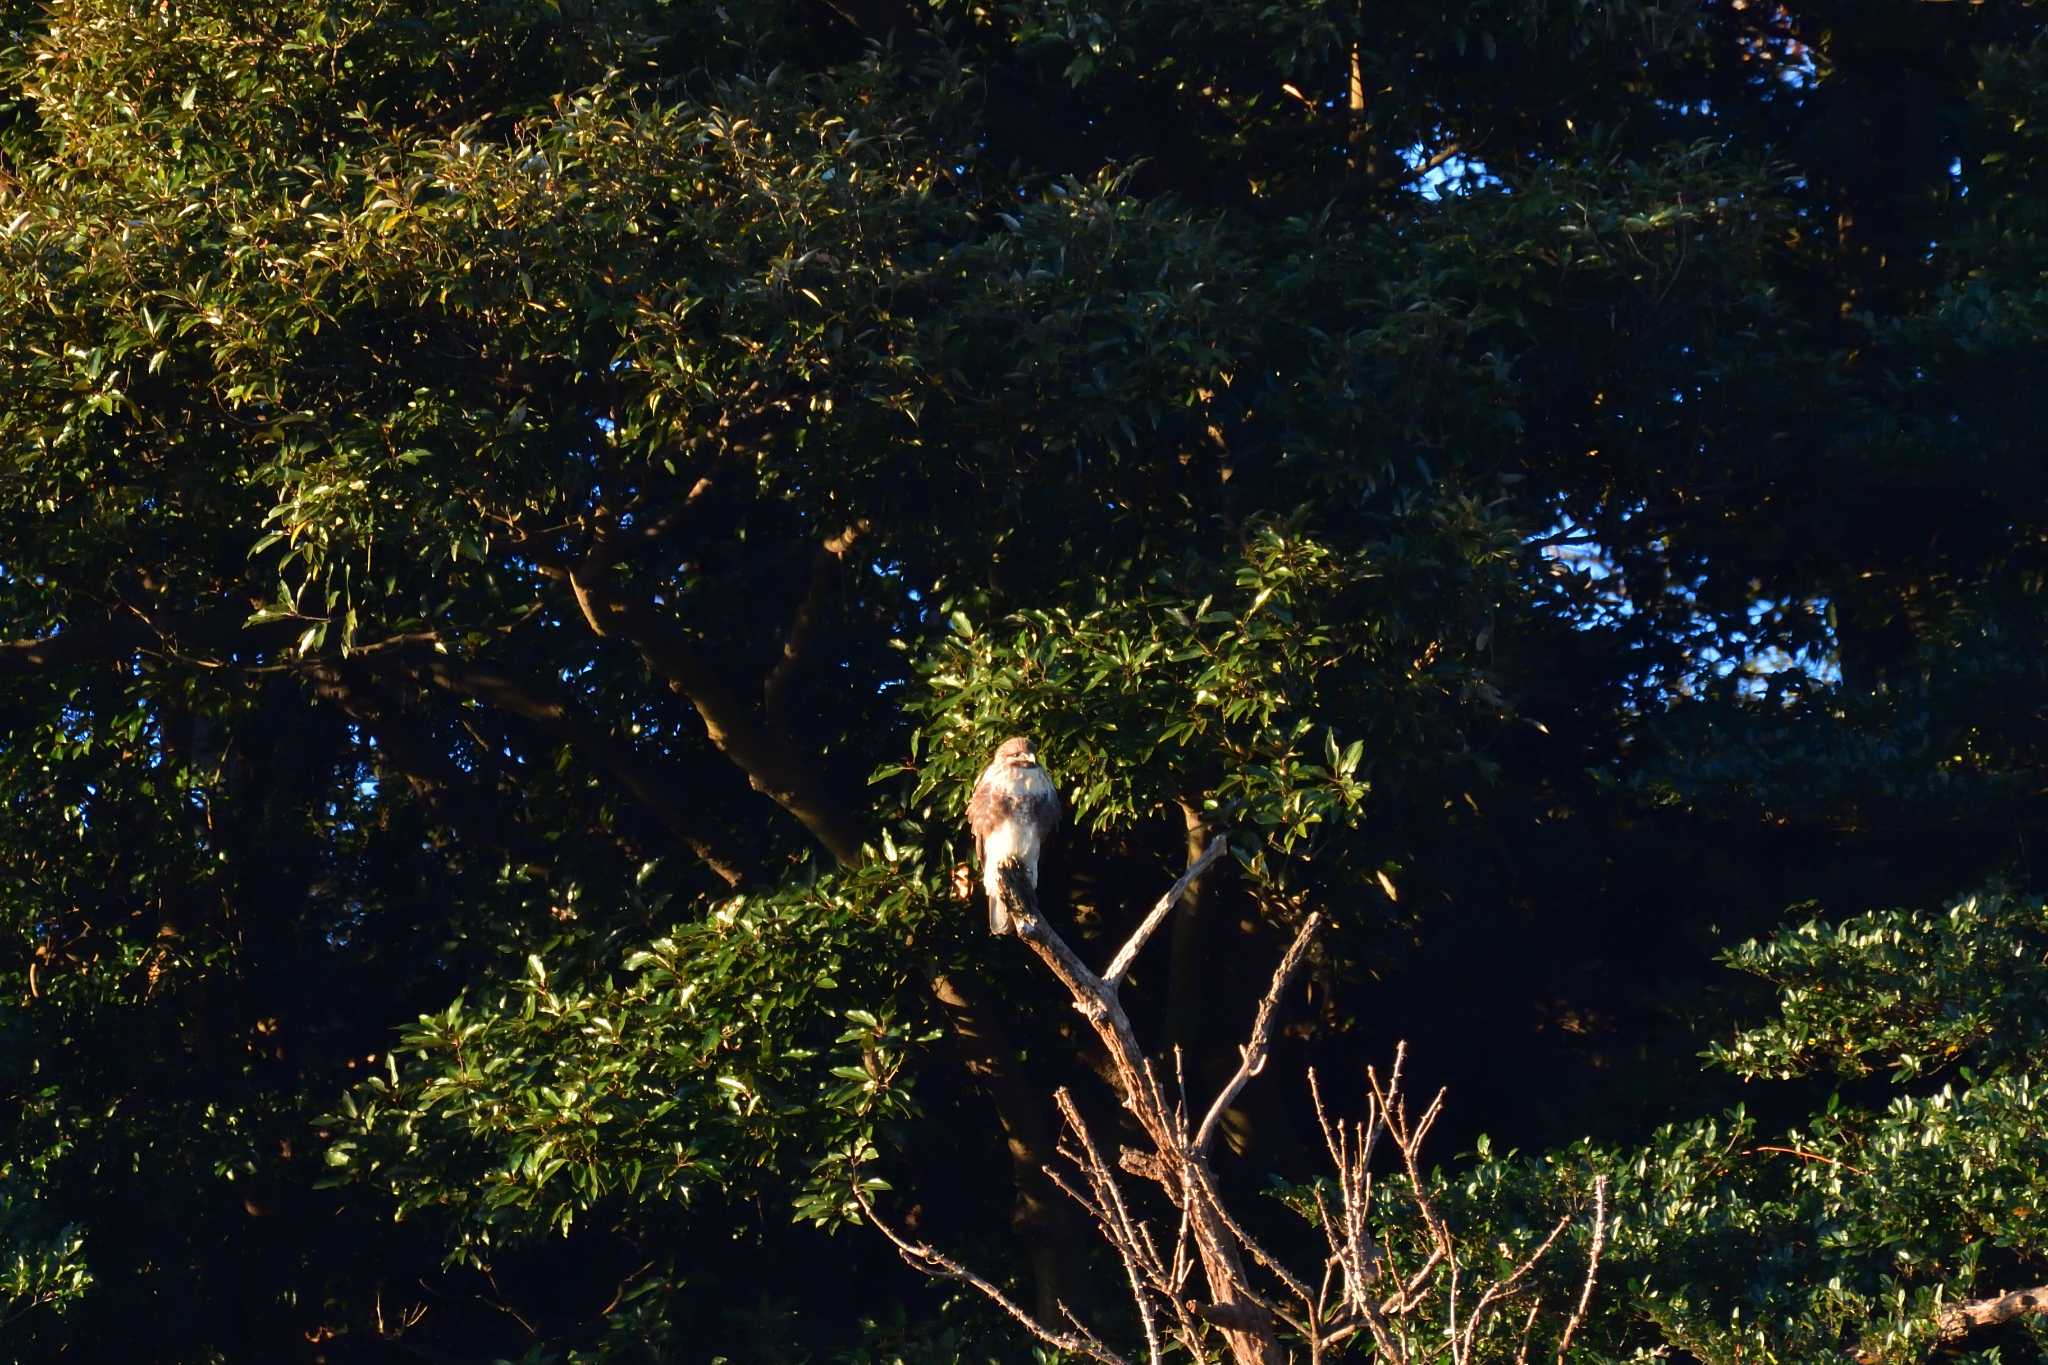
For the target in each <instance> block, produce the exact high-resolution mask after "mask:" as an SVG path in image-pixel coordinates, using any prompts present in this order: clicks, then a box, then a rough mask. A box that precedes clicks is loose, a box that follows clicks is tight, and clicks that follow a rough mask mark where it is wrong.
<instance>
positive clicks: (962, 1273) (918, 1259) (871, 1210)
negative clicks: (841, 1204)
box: [853, 1183, 1130, 1365]
mask: <svg viewBox="0 0 2048 1365" xmlns="http://www.w3.org/2000/svg"><path fill="white" fill-rule="evenodd" d="M853 1197H854V1200H855V1201H856V1202H857V1203H859V1205H860V1211H861V1213H862V1214H863V1215H864V1216H865V1217H866V1218H867V1220H868V1222H869V1223H871V1224H873V1225H874V1227H875V1229H876V1230H877V1231H879V1232H880V1233H881V1234H882V1235H883V1236H884V1237H887V1238H888V1239H889V1240H890V1241H891V1242H893V1243H895V1246H896V1250H897V1251H898V1252H900V1253H901V1254H902V1256H903V1259H904V1261H906V1262H907V1263H908V1264H909V1265H910V1266H911V1267H912V1268H913V1269H915V1270H921V1271H923V1272H924V1273H925V1274H927V1275H931V1276H934V1277H936V1278H939V1279H946V1280H958V1281H959V1282H960V1283H962V1284H965V1285H970V1286H972V1287H973V1288H974V1289H976V1290H978V1291H979V1292H980V1293H981V1294H982V1295H983V1297H985V1298H987V1299H988V1300H989V1301H990V1302H991V1303H993V1304H995V1305H996V1307H998V1308H1000V1309H1002V1310H1003V1311H1004V1312H1005V1313H1008V1314H1009V1315H1010V1316H1011V1317H1012V1318H1015V1319H1016V1320H1017V1321H1018V1322H1019V1323H1021V1324H1022V1325H1023V1326H1024V1328H1025V1330H1026V1331H1028V1332H1030V1333H1031V1335H1032V1336H1034V1337H1036V1338H1038V1340H1040V1341H1042V1342H1044V1343H1045V1344H1046V1345H1048V1346H1051V1347H1053V1348H1054V1349H1055V1350H1060V1351H1072V1352H1074V1353H1075V1354H1077V1355H1084V1356H1087V1357H1088V1358H1089V1359H1090V1360H1099V1361H1101V1362H1102V1365H1130V1362H1128V1361H1126V1360H1125V1359H1124V1358H1123V1357H1122V1356H1120V1355H1118V1354H1117V1353H1116V1352H1115V1351H1112V1350H1111V1349H1110V1348H1109V1347H1108V1346H1106V1345H1104V1344H1103V1342H1102V1340H1101V1338H1099V1337H1097V1336H1096V1335H1095V1334H1094V1333H1093V1332H1091V1331H1089V1330H1088V1329H1087V1328H1085V1327H1083V1326H1081V1325H1080V1324H1079V1323H1078V1322H1076V1323H1074V1329H1073V1330H1072V1331H1068V1332H1062V1331H1059V1330H1057V1329H1055V1328H1051V1327H1047V1326H1045V1325H1044V1324H1043V1323H1041V1322H1039V1320H1038V1319H1037V1318H1034V1317H1032V1316H1031V1315H1030V1314H1029V1313H1027V1312H1025V1311H1024V1309H1023V1308H1022V1307H1021V1306H1019V1305H1018V1303H1017V1301H1016V1300H1014V1299H1012V1298H1011V1297H1010V1296H1009V1295H1008V1294H1005V1293H1004V1292H1003V1291H1002V1290H1001V1289H999V1288H998V1287H996V1286H995V1285H993V1284H991V1283H989V1282H988V1281H987V1280H985V1279H983V1278H982V1277H981V1276H979V1275H977V1274H975V1273H974V1272H973V1271H972V1270H969V1269H968V1268H967V1267H966V1266H964V1265H962V1264H960V1262H958V1261H956V1260H954V1259H953V1258H952V1257H950V1256H948V1255H946V1254H945V1253H944V1252H942V1251H940V1250H938V1249H937V1248H936V1247H931V1246H927V1245H926V1244H925V1243H923V1242H913V1241H911V1240H910V1239H909V1238H907V1237H905V1236H904V1235H903V1234H902V1233H900V1232H898V1231H896V1229H894V1228H892V1227H890V1226H889V1224H888V1223H886V1222H884V1221H883V1219H882V1215H880V1214H879V1213H876V1212H875V1206H874V1205H873V1204H871V1203H869V1202H868V1197H867V1192H866V1191H864V1190H862V1189H861V1187H860V1185H859V1184H858V1183H856V1184H855V1185H854V1187H853ZM1062 1311H1064V1306H1063V1308H1062ZM1068 1321H1070V1322H1072V1321H1073V1316H1072V1315H1071V1314H1069V1315H1068Z"/></svg>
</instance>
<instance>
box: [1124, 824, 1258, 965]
mask: <svg viewBox="0 0 2048 1365" xmlns="http://www.w3.org/2000/svg"><path fill="white" fill-rule="evenodd" d="M1229 851H1230V839H1229V837H1228V836H1227V835H1222V834H1219V835H1217V836H1216V837H1215V838H1214V839H1211V840H1210V841H1209V846H1208V847H1207V848H1205V849H1203V850H1202V856H1201V857H1199V858H1197V859H1195V860H1194V861H1193V862H1192V863H1189V864H1188V870H1187V871H1185V872H1183V873H1181V874H1180V880H1179V881H1177V882H1175V883H1174V884H1173V885H1172V886H1170V887H1168V888H1167V890H1166V894H1165V895H1163V896H1161V897H1160V898H1159V901H1158V903H1157V904H1156V905H1154V906H1153V907H1152V911H1151V913H1150V914H1148V915H1146V916H1145V918H1144V919H1143V920H1142V921H1141V922H1140V923H1139V925H1138V927H1137V928H1136V929H1134V930H1132V931H1131V936H1130V938H1128V939H1126V940H1125V941H1124V946H1123V947H1121V948H1119V949H1118V950H1117V954H1116V956H1115V957H1114V958H1112V959H1111V960H1110V964H1109V968H1108V970H1107V971H1105V972H1103V974H1102V983H1103V984H1104V985H1105V986H1108V987H1110V988H1111V989H1112V990H1113V989H1115V988H1116V987H1117V986H1120V985H1122V984H1123V979H1124V974H1125V973H1126V972H1128V971H1130V969H1131V964H1132V963H1133V962H1136V961H1137V960H1138V954H1139V953H1141V952H1143V951H1144V948H1145V943H1146V941H1147V940H1148V939H1150V938H1151V937H1152V935H1153V934H1154V933H1155V932H1157V931H1158V929H1159V926H1160V925H1161V924H1162V923H1164V922H1165V920H1166V916H1167V915H1168V914H1169V913H1170V912H1171V911H1172V910H1173V907H1174V906H1175V905H1177V904H1179V903H1180V898H1181V897H1182V896H1183V895H1185V894H1186V893H1187V889H1188V887H1189V886H1191V885H1192V884H1193V883H1194V880H1195V878H1197V877H1199V876H1201V875H1202V874H1203V873H1204V872H1206V871H1208V870H1209V867H1210V866H1211V865H1212V864H1213V863H1215V861H1216V860H1217V859H1218V858H1221V857H1222V856H1223V855H1224V854H1226V853H1228V852H1229Z"/></svg>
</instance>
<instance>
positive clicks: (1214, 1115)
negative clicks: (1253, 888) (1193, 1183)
mask: <svg viewBox="0 0 2048 1365" xmlns="http://www.w3.org/2000/svg"><path fill="white" fill-rule="evenodd" d="M1322 922H1323V916H1322V912H1321V911H1311V912H1310V913H1309V917H1308V918H1307V919H1305V920H1303V921H1302V922H1301V928H1300V929H1299V930H1297V931H1296V932H1295V935H1294V942H1293V943H1291V944H1289V945H1288V948H1287V953H1286V955H1285V956H1284V957H1282V958H1281V959H1280V965H1279V966H1277V967H1275V968H1274V969H1273V981H1272V984H1271V985H1269V986H1267V987H1266V995H1265V998H1264V999H1262V1000H1260V1001H1259V1012H1258V1015H1257V1017H1256V1018H1254V1019H1253V1021H1252V1036H1251V1040H1250V1041H1249V1042H1247V1043H1246V1044H1245V1045H1244V1047H1243V1048H1242V1049H1240V1060H1239V1062H1238V1066H1237V1073H1236V1074H1235V1075H1233V1076H1232V1077H1231V1078H1230V1080H1229V1082H1228V1083H1227V1084H1226V1085H1225V1086H1224V1087H1223V1091H1222V1093H1221V1094H1219V1095H1217V1096H1216V1102H1215V1103H1214V1104H1212V1105H1210V1106H1209V1112H1208V1114H1206V1115H1205V1116H1204V1117H1203V1119H1202V1126H1201V1127H1200V1128H1197V1129H1196V1130H1195V1140H1194V1141H1193V1142H1192V1143H1190V1144H1188V1149H1189V1150H1190V1151H1191V1152H1194V1153H1195V1154H1197V1155H1200V1154H1201V1153H1204V1152H1206V1151H1208V1150H1209V1142H1210V1139H1211V1138H1212V1137H1214V1136H1215V1133H1216V1125H1217V1124H1219V1123H1221V1122H1222V1121H1223V1111H1224V1110H1226V1109H1228V1108H1229V1107H1230V1106H1231V1103H1232V1102H1233V1101H1234V1100H1236V1099H1237V1097H1238V1094H1239V1092H1240V1091H1242V1090H1243V1089H1244V1088H1245V1086H1246V1085H1248V1084H1250V1082H1251V1079H1252V1077H1254V1076H1256V1075H1258V1074H1259V1073H1260V1072H1261V1071H1264V1070H1265V1069H1266V1056H1267V1053H1268V1051H1269V1050H1270V1049H1271V1047H1272V1043H1273V1012H1274V1010H1276V1009H1278V1008H1279V1006H1280V998H1281V997H1282V996H1283V995H1285V994H1286V993H1287V987H1288V986H1289V984H1290V983H1292V981H1293V980H1294V974H1295V972H1296V971H1298V970H1300V968H1301V960H1302V958H1303V957H1304V956H1305V955H1306V954H1307V952H1308V945H1309V940H1310V939H1312V938H1314V937H1315V932H1316V930H1317V929H1318V928H1319V927H1321V925H1322Z"/></svg>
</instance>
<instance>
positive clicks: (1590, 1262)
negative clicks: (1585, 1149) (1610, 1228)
mask: <svg viewBox="0 0 2048 1365" xmlns="http://www.w3.org/2000/svg"><path fill="white" fill-rule="evenodd" d="M1606 1245H1607V1177H1606V1176H1605V1175H1604V1174H1603V1175H1597V1176H1595V1177H1593V1244H1592V1246H1591V1247H1590V1248H1589V1249H1588V1251H1587V1253H1586V1283H1585V1284H1584V1285H1582V1286H1581V1287H1580V1289H1579V1303H1578V1306H1577V1307H1576V1308H1574V1309H1572V1315H1571V1318H1570V1320H1569V1321H1567V1322H1566V1323H1565V1325H1564V1336H1562V1337H1561V1338H1559V1340H1558V1343H1557V1365H1564V1362H1565V1352H1566V1351H1568V1350H1569V1349H1570V1348H1571V1344H1572V1334H1573V1333H1574V1332H1576V1331H1578V1330H1579V1324H1580V1323H1581V1322H1583V1321H1585V1318H1586V1305H1587V1304H1589V1303H1591V1302H1592V1300H1593V1280H1594V1278H1595V1277H1596V1276H1598V1275H1599V1273H1600V1252H1601V1250H1602V1249H1603V1248H1605V1247H1606Z"/></svg>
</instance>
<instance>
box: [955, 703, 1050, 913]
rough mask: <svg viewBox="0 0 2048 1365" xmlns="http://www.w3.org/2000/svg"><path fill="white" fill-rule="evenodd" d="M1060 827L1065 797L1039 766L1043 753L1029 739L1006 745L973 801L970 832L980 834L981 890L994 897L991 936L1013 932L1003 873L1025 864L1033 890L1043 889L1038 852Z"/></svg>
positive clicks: (990, 905)
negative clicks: (1017, 862)
mask: <svg viewBox="0 0 2048 1365" xmlns="http://www.w3.org/2000/svg"><path fill="white" fill-rule="evenodd" d="M1059 822H1060V796H1059V793H1058V792H1057V791H1055V790H1053V785H1052V778H1051V777H1049V776H1047V775H1046V771H1045V769H1043V768H1041V767H1039V766H1038V754H1037V751H1036V750H1034V749H1033V748H1032V747H1031V741H1030V740H1028V739H1023V738H1018V739H1006V740H1004V741H1003V742H1002V743H1001V744H1000V745H999V746H997V748H996V756H995V757H994V758H992V759H990V760H989V762H988V767H987V768H986V769H985V770H984V771H983V772H982V774H981V781H979V782H977V783H975V784H974V795H973V796H971V797H969V798H968V799H967V828H968V829H969V830H971V831H972V832H973V834H974V853H975V856H976V857H978V858H979V859H981V884H982V886H983V888H984V889H986V890H987V892H988V931H989V932H990V933H991V934H1007V933H1009V932H1010V913H1009V911H1007V910H1005V909H1003V897H1002V872H1001V868H1002V866H1003V864H1004V863H1006V862H1008V861H1009V860H1010V859H1012V858H1016V859H1019V860H1021V861H1022V862H1023V864H1024V875H1025V876H1026V877H1028V878H1029V879H1030V881H1031V889H1032V890H1034V891H1035V890H1037V889H1038V851H1039V850H1040V849H1041V848H1043V847H1044V846H1045V841H1046V838H1047V836H1048V835H1050V834H1051V833H1052V832H1053V829H1054V828H1055V827H1056V826H1057V825H1058V824H1059Z"/></svg>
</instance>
